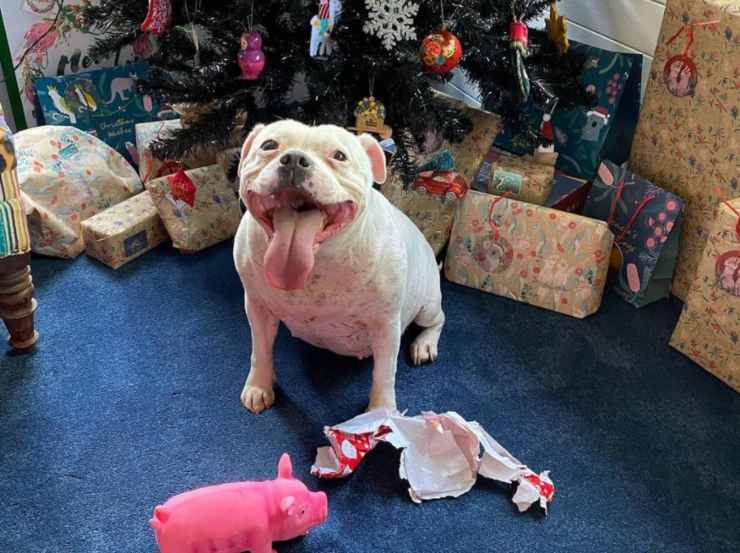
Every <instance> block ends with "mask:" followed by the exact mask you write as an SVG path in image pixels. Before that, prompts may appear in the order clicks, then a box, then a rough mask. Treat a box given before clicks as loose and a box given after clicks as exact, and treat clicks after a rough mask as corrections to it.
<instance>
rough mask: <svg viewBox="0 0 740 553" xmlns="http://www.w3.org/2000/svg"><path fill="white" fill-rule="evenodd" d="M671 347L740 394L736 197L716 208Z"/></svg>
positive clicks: (739, 217)
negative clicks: (715, 215) (715, 214)
mask: <svg viewBox="0 0 740 553" xmlns="http://www.w3.org/2000/svg"><path fill="white" fill-rule="evenodd" d="M671 346H673V347H674V348H676V349H677V350H679V351H680V352H682V353H684V354H685V355H687V356H688V357H690V358H691V359H693V360H694V361H695V362H696V363H698V364H699V365H701V366H702V367H704V368H705V369H706V370H708V371H709V372H711V373H712V374H714V375H715V376H717V377H718V378H720V379H722V380H724V381H725V382H726V383H727V384H729V385H730V386H731V387H733V388H734V389H735V390H737V391H738V392H740V198H738V199H735V200H732V201H728V202H723V203H721V204H720V206H719V210H718V212H717V217H716V219H715V221H714V223H713V227H712V229H711V230H710V232H709V235H708V237H707V240H706V244H705V247H704V251H703V252H702V257H701V259H700V261H699V266H698V270H697V272H696V278H695V279H694V281H693V283H692V285H691V287H690V288H689V293H688V297H687V298H686V304H685V305H684V309H683V312H682V313H681V318H680V319H679V321H678V325H677V326H676V329H675V330H674V331H673V336H672V337H671Z"/></svg>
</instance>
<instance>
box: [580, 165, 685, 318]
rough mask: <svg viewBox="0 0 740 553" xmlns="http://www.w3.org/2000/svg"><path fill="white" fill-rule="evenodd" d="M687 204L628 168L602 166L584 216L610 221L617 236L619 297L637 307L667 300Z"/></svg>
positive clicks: (614, 263) (615, 259)
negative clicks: (684, 209)
mask: <svg viewBox="0 0 740 553" xmlns="http://www.w3.org/2000/svg"><path fill="white" fill-rule="evenodd" d="M683 208H684V202H683V200H682V199H681V198H679V197H678V196H676V195H675V194H671V193H670V192H667V191H665V190H663V189H662V188H658V187H657V186H655V185H654V184H653V183H651V182H649V181H647V180H645V179H643V178H642V177H640V176H638V175H635V174H634V173H632V172H631V171H630V170H629V169H627V165H626V164H623V165H622V166H619V165H615V164H614V163H611V162H609V161H605V162H603V163H602V164H601V166H600V167H599V171H598V176H597V177H596V179H595V180H594V182H593V186H592V187H591V191H590V192H589V194H588V198H587V199H586V205H585V207H584V209H583V214H584V215H586V216H587V217H593V218H595V219H601V220H603V221H607V223H608V224H609V228H610V229H611V230H612V232H613V233H614V235H615V236H616V238H615V240H614V250H613V252H612V268H613V269H614V270H616V271H618V275H619V276H618V279H617V281H616V284H615V289H616V292H617V293H618V294H619V295H620V296H622V297H623V298H624V299H625V300H626V301H627V302H629V303H631V304H632V305H634V306H635V307H643V306H645V305H647V304H649V303H652V302H654V301H658V300H661V299H664V298H667V297H668V296H669V295H670V293H671V282H672V281H673V271H674V269H675V267H676V258H677V256H678V245H679V238H680V235H681V223H682V222H683Z"/></svg>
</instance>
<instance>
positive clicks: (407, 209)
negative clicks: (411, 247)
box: [380, 172, 459, 255]
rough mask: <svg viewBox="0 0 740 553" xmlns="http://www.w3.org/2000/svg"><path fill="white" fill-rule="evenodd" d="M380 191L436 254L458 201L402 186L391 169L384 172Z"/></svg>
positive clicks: (399, 179)
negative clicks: (407, 219) (384, 179)
mask: <svg viewBox="0 0 740 553" xmlns="http://www.w3.org/2000/svg"><path fill="white" fill-rule="evenodd" d="M380 190H381V192H382V193H383V195H384V196H385V197H386V198H388V201H389V202H391V203H392V204H393V205H394V206H396V207H397V208H398V209H400V210H401V211H402V212H403V213H404V214H405V215H406V216H407V217H408V218H409V219H411V221H412V222H413V223H414V224H415V225H416V226H417V227H418V228H419V230H420V231H421V233H422V234H423V235H424V238H426V239H427V242H429V245H430V246H432V249H433V250H434V255H439V253H440V252H441V251H442V249H443V248H444V247H445V245H447V241H448V240H449V239H450V233H451V232H452V222H453V220H454V218H455V210H456V209H457V205H458V203H459V200H458V199H454V200H452V199H448V198H445V197H444V196H438V195H436V194H429V193H425V192H422V191H421V190H419V189H415V188H413V187H408V188H407V187H404V185H403V180H402V179H401V177H400V176H399V175H397V174H396V173H393V172H390V173H389V174H388V179H387V180H386V181H385V183H384V184H383V185H382V186H381V188H380Z"/></svg>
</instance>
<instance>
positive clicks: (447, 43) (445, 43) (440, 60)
mask: <svg viewBox="0 0 740 553" xmlns="http://www.w3.org/2000/svg"><path fill="white" fill-rule="evenodd" d="M419 55H420V56H421V63H422V65H423V66H424V69H426V70H427V71H431V72H432V73H447V72H449V71H452V69H454V68H455V66H456V65H457V64H458V63H460V58H461V57H462V44H460V39H459V38H457V37H456V36H455V35H453V34H452V33H451V32H449V31H447V30H445V29H441V30H439V31H435V32H433V33H432V34H430V35H427V36H426V37H424V40H422V41H421V51H420V53H419Z"/></svg>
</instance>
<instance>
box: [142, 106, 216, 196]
mask: <svg viewBox="0 0 740 553" xmlns="http://www.w3.org/2000/svg"><path fill="white" fill-rule="evenodd" d="M180 128H182V125H181V122H180V119H169V120H167V121H150V122H148V123H138V124H137V125H136V149H137V152H138V162H139V176H140V177H141V181H142V182H148V181H150V180H152V179H158V178H160V177H164V176H166V175H171V174H173V173H176V172H177V170H178V169H180V168H183V169H195V168H197V167H205V166H206V165H212V164H213V163H215V162H216V156H215V155H213V154H211V153H205V152H204V153H200V152H199V154H201V155H198V154H196V153H193V154H191V155H189V156H188V157H186V158H185V159H182V160H180V161H175V160H160V159H157V158H156V157H154V156H153V155H152V151H151V149H150V146H151V143H152V142H154V141H155V140H159V139H164V138H170V137H171V136H172V131H174V130H177V129H180Z"/></svg>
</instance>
